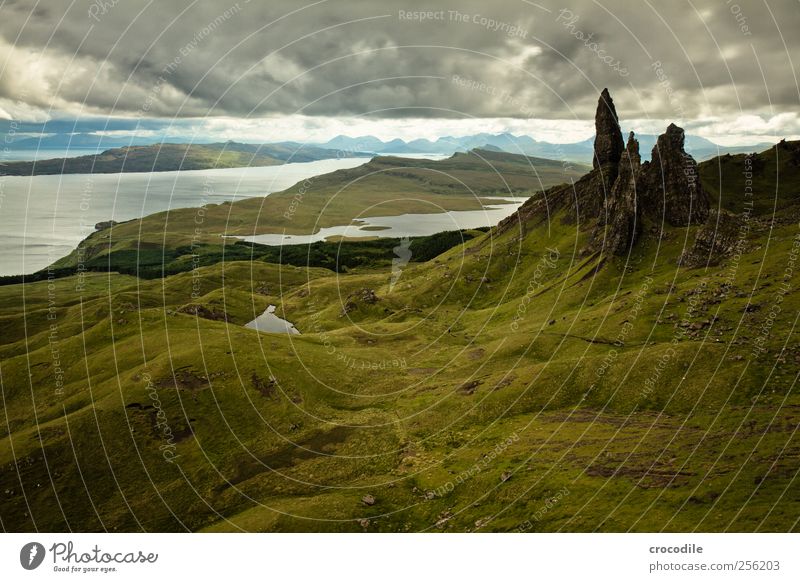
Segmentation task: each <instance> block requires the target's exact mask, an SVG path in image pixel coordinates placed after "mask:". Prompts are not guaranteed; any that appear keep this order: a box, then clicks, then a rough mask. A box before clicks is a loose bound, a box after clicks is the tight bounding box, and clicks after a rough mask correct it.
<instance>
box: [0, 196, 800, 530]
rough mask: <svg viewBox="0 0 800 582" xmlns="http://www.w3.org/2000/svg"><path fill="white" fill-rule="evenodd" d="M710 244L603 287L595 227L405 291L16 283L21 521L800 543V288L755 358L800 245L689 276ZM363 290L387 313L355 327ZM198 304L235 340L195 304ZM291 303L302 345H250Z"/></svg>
mask: <svg viewBox="0 0 800 582" xmlns="http://www.w3.org/2000/svg"><path fill="white" fill-rule="evenodd" d="M732 194H733V193H732V192H727V191H725V192H723V196H724V197H727V196H729V195H732ZM692 234H693V233H692V232H691V231H690V230H687V229H670V230H668V231H667V232H666V233H665V235H666V236H665V238H664V239H663V240H662V242H661V244H657V243H656V241H654V240H645V241H644V242H643V243H642V244H641V245H640V246H638V247H637V248H636V250H635V253H634V254H633V256H631V257H630V260H629V261H628V264H627V265H626V264H624V262H622V261H612V262H610V263H606V264H605V265H604V266H603V267H602V268H601V269H599V270H595V267H596V266H597V264H598V261H599V258H598V257H593V256H589V257H585V256H581V255H580V254H579V252H578V250H577V249H581V248H583V247H584V242H585V241H584V238H585V234H582V233H576V231H575V228H574V227H573V226H569V225H565V224H563V223H562V222H561V221H560V220H559V217H555V220H554V221H553V222H551V223H550V224H549V225H544V226H542V227H540V228H537V229H535V230H534V231H533V232H531V233H529V234H527V236H523V237H520V236H519V233H518V232H514V231H513V230H512V231H509V232H506V233H504V234H503V235H501V236H496V235H495V234H494V233H488V234H486V235H484V236H482V237H479V238H475V239H473V240H471V241H468V242H467V243H466V244H465V245H464V246H460V247H456V248H454V249H452V250H451V251H449V252H448V253H446V254H445V255H442V256H441V257H439V258H437V259H435V260H433V261H431V262H428V263H423V264H410V265H408V266H407V267H406V269H405V270H404V271H403V273H402V276H401V278H400V280H399V282H398V284H397V286H395V287H394V289H392V290H391V291H390V290H389V280H390V270H389V269H388V268H387V269H381V270H361V271H359V270H356V271H355V272H352V273H349V274H347V275H336V274H333V273H331V272H328V271H324V270H311V271H306V270H304V269H297V268H293V267H277V266H274V265H264V264H260V263H244V262H243V263H228V264H225V265H224V266H223V265H214V266H210V267H205V268H203V269H201V270H200V271H199V272H198V275H199V276H198V277H195V278H194V279H193V276H192V274H190V273H185V274H181V275H176V276H173V277H169V278H167V279H164V280H157V281H146V282H145V281H138V280H136V279H133V278H130V277H126V276H120V275H116V274H111V275H91V276H89V277H88V279H87V281H88V283H87V289H86V290H85V291H84V294H83V299H82V302H81V301H79V297H78V296H77V294H76V293H75V290H74V285H75V282H76V281H75V279H74V278H70V279H62V280H59V281H56V282H55V283H53V285H54V286H53V287H52V289H51V290H48V285H47V283H46V282H42V283H35V284H31V285H28V286H26V287H25V288H24V297H23V294H22V293H23V289H22V288H21V287H4V288H0V306H2V307H0V318H1V320H2V322H3V328H4V329H5V330H8V331H7V332H6V333H5V334H4V336H3V338H2V340H1V341H2V345H0V378H1V379H2V390H3V397H4V408H5V414H6V419H7V423H6V424H7V426H5V427H4V428H5V431H4V433H3V435H2V436H3V440H2V444H0V467H2V472H0V481H2V483H0V491H4V493H2V494H3V495H4V497H3V504H2V507H3V513H2V519H3V526H4V527H5V528H7V529H15V530H19V529H25V530H31V529H34V527H36V528H39V529H44V530H63V529H65V528H67V527H70V528H72V529H79V530H84V529H90V530H96V529H103V528H107V529H109V530H138V529H147V530H183V529H191V530H198V529H210V530H234V531H238V530H241V529H244V530H254V531H263V530H268V531H275V530H282V531H286V530H290V531H297V530H302V531H305V530H309V531H319V530H325V531H363V530H364V529H366V530H368V531H410V530H424V529H433V530H437V531H438V530H439V529H442V530H448V531H463V530H474V529H476V527H477V526H476V522H478V523H479V524H480V525H481V527H482V529H483V530H493V531H509V530H513V529H515V528H518V527H519V526H520V524H524V523H525V522H529V523H530V529H532V530H534V531H548V530H559V529H564V530H570V531H574V530H578V531H591V530H595V529H599V530H604V531H610V530H613V531H619V530H623V531H624V530H628V529H632V530H648V531H650V530H659V529H662V528H663V529H666V530H675V531H687V530H692V529H695V528H696V529H699V530H702V531H716V530H725V529H729V530H737V531H738V530H744V531H753V530H779V531H786V530H790V529H794V530H797V528H798V525H797V515H798V514H800V495H798V491H800V488H798V486H797V481H796V476H797V472H798V468H800V448H798V445H797V440H796V431H797V428H798V425H799V424H800V398H798V396H797V393H796V385H795V382H796V377H797V367H798V362H800V351H799V350H798V348H797V345H798V343H797V331H796V329H795V328H794V323H795V320H794V317H795V314H796V313H797V312H798V309H800V294H798V293H797V292H796V290H795V288H794V287H793V288H792V289H791V292H790V293H788V294H787V295H786V296H785V298H784V300H783V303H782V312H781V313H782V315H781V316H780V317H778V318H776V319H775V323H774V326H773V327H772V328H771V330H770V333H769V336H768V339H767V341H766V345H767V348H768V349H767V351H766V352H765V353H763V354H762V355H760V356H757V357H756V356H753V354H752V347H753V342H754V340H755V339H756V337H757V336H758V334H759V328H760V326H761V325H762V324H763V322H764V321H765V320H766V319H767V317H768V312H769V310H770V306H771V304H772V303H773V302H774V300H775V292H776V289H777V287H778V284H779V282H780V281H781V279H782V277H783V275H784V269H785V267H786V264H787V260H788V257H789V254H790V251H791V245H792V243H793V240H794V239H795V237H796V236H797V227H796V225H788V226H787V225H779V226H777V227H776V228H775V229H773V230H772V232H771V233H768V232H767V231H766V230H765V229H763V228H762V229H759V228H755V229H754V230H753V231H751V232H750V233H749V235H748V236H749V243H748V245H747V247H746V253H745V255H744V256H743V257H742V259H741V260H740V261H738V263H737V265H738V266H736V265H734V263H733V262H732V261H731V260H728V261H726V262H724V263H723V264H721V265H719V266H717V267H713V268H709V269H693V270H687V269H683V268H678V267H676V266H675V265H676V260H677V257H678V256H679V255H680V254H681V252H682V248H683V246H684V245H685V244H687V241H688V242H689V243H690V242H691V240H692ZM553 248H555V249H558V251H559V254H558V259H557V260H555V261H553V262H554V263H555V266H553V267H550V266H548V264H547V263H545V262H544V261H543V259H542V257H544V256H550V257H551V258H553V255H552V254H550V253H551V251H549V250H548V249H553ZM735 266H736V268H735V269H734V267H735ZM223 273H224V285H223V278H222V275H223ZM731 273H733V275H732V279H730V282H732V286H726V285H725V283H726V282H727V281H728V277H729V276H730V275H731ZM646 277H652V280H648V279H646ZM193 281H199V288H198V289H197V294H199V295H200V296H201V297H200V298H199V299H192V298H191V292H192V284H193ZM531 281H533V282H534V283H533V285H531ZM648 281H649V282H648ZM646 282H647V286H646V287H645V286H644V285H645V283H646ZM703 282H705V285H704V286H703V285H702V283H703ZM363 288H369V289H374V290H375V293H376V295H377V296H378V297H379V298H380V300H379V301H377V302H376V303H374V304H372V303H369V302H358V301H356V302H355V305H354V307H353V308H352V309H351V310H350V311H349V312H348V313H347V314H346V315H344V316H343V315H342V303H343V302H345V303H346V302H348V301H350V299H348V298H352V296H353V294H355V296H360V295H361V293H360V290H361V289H363ZM529 288H532V289H534V293H532V294H531V302H530V304H529V307H528V308H527V309H525V311H524V313H522V314H521V317H519V318H518V319H517V320H516V321H515V319H514V318H515V314H516V315H519V314H520V312H519V311H518V309H519V306H520V304H521V302H522V301H523V300H524V299H523V298H524V297H525V296H526V293H527V290H528V289H529ZM643 289H644V291H642V290H643ZM640 292H642V295H641V309H637V308H636V306H637V299H636V298H637V294H639V293H640ZM50 298H52V299H53V300H54V301H55V305H56V309H57V311H56V314H57V319H56V322H57V325H58V337H59V342H58V344H57V347H58V349H59V350H60V353H61V354H62V356H63V357H62V359H61V364H62V367H63V368H64V369H65V374H66V386H65V390H64V394H63V395H58V394H56V393H55V389H54V385H53V369H52V367H53V364H52V356H51V348H52V344H48V331H49V325H50V324H51V323H52V320H48V319H47V313H48V312H47V308H48V300H49V299H50ZM189 302H194V303H201V304H203V305H204V306H206V307H207V308H208V309H209V310H210V311H222V310H224V311H225V312H226V313H227V315H228V318H229V321H230V325H226V324H225V323H224V322H222V321H210V320H208V319H203V318H196V317H194V316H192V315H189V314H186V313H181V306H183V305H185V304H186V303H189ZM748 302H749V303H750V304H752V305H756V306H758V307H755V308H750V309H746V306H747V304H748ZM269 303H274V304H277V305H278V306H279V308H278V312H279V314H281V315H283V316H284V317H286V318H287V319H289V320H290V321H292V322H294V323H295V324H296V325H297V327H298V328H299V329H300V330H301V331H302V332H303V335H301V336H280V335H272V334H259V333H257V332H254V331H251V330H247V329H245V328H243V327H241V325H240V324H242V323H244V322H245V321H247V320H248V319H250V318H251V317H252V316H253V314H255V313H260V312H261V310H263V308H264V307H265V306H266V305H267V304H269ZM23 314H24V315H23ZM684 319H685V320H686V326H682V325H681V323H680V322H681V320H684ZM626 322H627V323H628V324H629V325H628V326H625V323H626ZM514 323H515V325H513V324H514ZM623 329H626V330H628V331H626V332H625V335H620V334H621V330H623ZM617 339H620V340H622V341H621V343H620V344H617V345H616V346H615V345H614V344H613V342H614V341H615V340H617ZM673 340H675V341H674V342H673ZM784 347H785V348H786V349H785V350H782V349H783V348H784ZM669 348H672V349H674V356H673V357H672V358H671V359H670V360H669V361H668V363H667V365H666V367H665V369H664V373H663V374H662V375H661V376H660V377H659V378H658V381H657V382H656V386H655V389H654V390H653V391H652V392H650V393H648V392H647V391H646V390H645V389H644V387H645V385H646V380H647V379H648V378H650V377H651V376H652V373H653V370H654V369H655V364H656V362H657V361H658V360H659V358H662V357H664V355H665V354H666V353H667V350H668V349H669ZM398 358H400V359H402V361H403V364H404V365H401V366H398V367H395V366H394V365H393V363H394V362H396V361H397V360H398ZM87 362H88V369H87ZM29 372H30V374H29ZM145 373H148V374H149V375H150V377H151V378H152V380H153V382H154V384H155V386H156V387H157V392H158V397H159V399H160V404H161V407H162V409H163V411H164V414H165V417H166V419H167V422H168V423H169V425H170V426H171V428H172V430H173V432H174V433H175V434H178V435H179V441H180V442H179V443H178V444H177V451H178V453H179V455H180V456H179V457H178V458H177V461H176V462H175V463H167V462H165V461H164V458H163V457H162V454H161V452H160V451H159V446H161V445H163V443H164V441H163V439H162V435H161V434H159V432H158V430H157V428H156V426H155V424H154V421H153V419H154V418H155V417H154V414H155V412H154V410H152V409H146V408H142V407H143V406H146V405H148V403H149V401H148V393H147V391H146V377H145V376H144V374H145ZM87 375H88V378H89V379H90V380H91V381H90V382H89V381H88V380H87ZM270 376H273V377H274V378H275V379H276V382H275V383H274V384H270V383H269V377H270ZM475 381H477V384H475V385H473V383H474V382H475ZM34 410H35V412H36V416H37V418H38V423H39V424H38V429H37V427H36V425H35V424H33V423H32V420H31V419H32V417H33V412H34ZM189 426H190V427H191V431H189V430H188V428H187V427H189ZM504 443H507V444H504ZM15 458H16V459H17V460H18V461H17V463H16V465H15V464H14V463H13V460H14V459H15ZM48 472H49V473H48ZM504 472H508V473H509V474H510V478H508V479H507V480H505V481H502V480H501V475H503V473H504ZM464 475H467V476H466V477H463V478H459V476H464ZM51 483H52V485H51ZM448 483H452V484H453V485H452V488H451V487H449V486H447V484H448ZM428 491H438V492H439V493H438V494H437V493H434V494H433V495H432V496H431V495H426V492H428ZM365 494H371V495H374V497H375V499H376V502H375V504H374V505H372V506H367V505H365V504H364V503H362V502H361V498H362V496H363V495H365ZM56 497H57V498H58V500H59V501H60V502H61V505H60V506H59V505H58V503H57V502H56ZM489 517H491V518H492V520H491V521H488V522H486V521H485V520H486V519H487V518H489ZM365 519H366V520H368V521H363V520H365ZM525 527H527V526H525Z"/></svg>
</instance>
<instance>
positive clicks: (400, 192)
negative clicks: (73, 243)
mask: <svg viewBox="0 0 800 582" xmlns="http://www.w3.org/2000/svg"><path fill="white" fill-rule="evenodd" d="M584 170H585V168H584V167H582V166H580V167H579V166H572V167H569V168H565V167H564V166H563V165H562V164H561V162H555V161H552V160H543V159H539V158H527V157H525V156H517V155H513V154H496V153H493V152H478V153H473V154H456V155H455V156H453V157H451V158H449V159H446V160H440V161H430V160H409V159H405V158H392V157H381V158H376V159H374V160H372V161H371V162H369V163H367V164H365V165H363V166H360V167H358V168H353V169H349V170H337V171H335V172H331V173H329V174H325V175H322V176H318V177H316V178H312V179H309V180H306V181H305V182H301V183H299V184H297V185H295V186H293V187H292V188H289V189H288V190H285V191H283V192H279V193H275V194H272V195H270V196H268V197H266V198H251V199H248V200H242V201H240V202H235V203H233V204H228V203H223V204H219V205H215V204H209V205H208V206H206V207H205V208H203V209H202V210H198V209H196V208H186V209H178V210H171V211H168V212H160V213H157V214H152V215H150V216H147V217H145V218H143V219H141V220H131V221H128V222H125V223H122V224H119V225H117V226H115V227H114V229H113V230H112V231H108V230H106V231H101V232H98V233H95V234H93V235H92V236H90V237H89V238H88V239H86V240H85V241H84V242H83V243H81V245H82V246H83V247H84V251H83V252H84V255H83V256H84V257H89V258H96V257H97V256H103V255H106V254H107V253H109V251H110V252H115V251H121V250H131V249H135V250H138V251H145V252H151V251H153V250H155V251H159V250H160V249H163V248H164V247H166V248H169V249H174V248H177V247H187V246H189V245H191V244H192V243H195V244H197V243H201V242H202V243H206V244H211V245H220V235H222V234H230V235H253V234H263V233H281V232H283V231H284V230H285V231H286V232H287V233H290V234H309V233H314V232H317V231H319V229H320V228H323V227H328V226H337V225H342V224H349V223H350V222H351V220H353V219H357V218H359V217H368V216H395V215H399V214H405V213H435V212H442V210H443V209H444V210H479V209H480V208H482V201H481V199H480V197H482V196H494V195H505V196H508V195H511V194H516V195H530V194H532V193H534V192H536V191H539V190H541V189H543V188H546V187H549V186H552V185H553V184H558V183H562V182H564V181H567V180H569V179H571V178H575V177H577V176H578V175H579V174H580V173H581V172H583V171H584ZM494 203H497V201H494ZM79 262H80V253H78V252H75V253H73V254H71V255H69V256H67V257H65V258H64V259H62V260H60V261H59V262H58V263H57V265H58V266H75V265H76V264H78V263H79Z"/></svg>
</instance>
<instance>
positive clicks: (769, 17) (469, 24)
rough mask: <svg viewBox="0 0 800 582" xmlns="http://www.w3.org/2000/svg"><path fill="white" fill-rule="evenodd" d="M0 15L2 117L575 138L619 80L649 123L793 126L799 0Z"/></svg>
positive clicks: (331, 5)
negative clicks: (250, 122) (247, 122)
mask: <svg viewBox="0 0 800 582" xmlns="http://www.w3.org/2000/svg"><path fill="white" fill-rule="evenodd" d="M634 5H635V6H634ZM418 11H423V12H432V13H433V14H426V15H425V17H426V19H425V21H420V18H418V17H417V15H415V14H413V13H415V12H418ZM0 13H1V15H2V18H0V63H2V64H1V65H0V66H1V67H2V69H1V70H2V75H1V76H0V117H4V118H7V119H20V120H28V121H34V120H36V121H42V120H44V119H48V118H54V117H55V118H61V117H80V116H89V115H92V116H96V115H102V116H107V115H111V116H120V117H134V118H136V117H139V118H159V117H165V118H174V117H180V118H187V117H191V118H196V117H200V118H205V117H210V118H215V121H213V122H209V123H210V124H213V123H217V124H218V125H219V124H221V125H224V124H225V123H228V124H229V125H228V127H234V126H235V125H236V124H235V123H234V121H233V120H236V119H241V118H253V117H258V118H264V117H266V118H269V119H273V118H276V117H277V118H278V119H277V120H276V121H275V123H276V127H281V128H283V127H286V128H287V129H286V131H287V132H288V133H294V134H300V133H302V132H303V131H304V129H305V130H307V131H308V132H310V133H314V132H316V133H320V132H321V133H324V132H325V131H328V130H330V131H331V132H332V131H334V130H338V129H340V128H345V129H347V128H348V127H350V128H356V129H359V130H360V129H364V130H369V128H380V127H383V129H384V130H385V131H384V132H383V133H384V137H390V136H389V135H386V134H387V133H392V131H394V134H395V135H401V137H406V136H411V135H410V134H411V133H413V128H414V127H420V124H419V122H418V120H419V118H433V119H431V121H430V125H428V126H427V127H426V128H425V131H421V132H418V133H419V135H420V136H424V137H430V133H431V132H435V131H436V128H441V131H446V130H450V132H452V128H453V127H456V131H455V133H458V129H457V128H458V124H457V123H456V121H457V120H459V119H464V118H467V119H473V118H478V120H474V121H470V122H465V123H463V124H462V125H461V127H463V128H465V129H466V128H475V127H480V128H482V129H516V130H518V131H525V130H526V129H527V130H529V131H538V132H541V131H549V130H548V128H549V129H550V130H553V131H556V132H557V129H558V125H559V124H558V123H557V122H555V120H573V121H576V123H574V124H573V125H572V126H568V125H565V126H564V127H565V131H566V132H567V133H569V135H570V136H572V135H574V136H575V137H576V138H580V137H586V136H585V135H582V134H585V133H586V132H587V131H589V129H590V120H591V116H592V114H593V112H594V108H595V105H596V101H597V95H598V93H599V91H600V89H602V88H603V87H609V88H610V90H611V92H612V95H613V96H614V99H615V102H616V103H617V110H618V111H619V113H620V115H621V116H622V117H623V118H624V119H626V120H637V121H636V123H637V127H641V128H642V129H644V130H645V131H650V130H653V131H658V128H659V127H660V126H661V123H662V121H663V120H674V121H677V122H679V123H682V124H683V125H684V126H686V127H687V128H694V129H695V132H696V133H699V134H701V135H707V136H717V137H720V138H722V139H721V140H720V141H725V138H726V136H727V138H728V139H729V141H730V140H733V141H735V140H736V139H739V138H742V137H749V136H759V137H763V136H790V137H792V136H796V135H797V134H800V121H798V117H797V113H796V112H797V111H798V104H799V103H800V89H798V81H797V73H796V71H795V69H794V65H795V64H797V65H800V51H798V48H800V47H798V45H799V44H800V40H798V37H797V30H798V29H800V4H799V3H798V2H787V1H783V2H778V1H776V0H770V1H769V2H749V1H748V2H746V1H743V0H740V3H739V4H737V3H735V2H733V1H730V2H727V1H726V0H714V1H688V0H687V1H681V0H678V1H676V2H668V3H667V2H653V1H651V2H643V3H633V2H630V1H627V2H623V1H614V2H611V1H602V2H591V1H577V0H576V1H571V2H567V3H564V4H555V3H552V2H538V3H533V2H527V1H525V0H499V1H496V2H485V1H471V0H470V1H464V0H459V1H457V2H456V1H452V2H436V1H430V2H419V1H409V2H396V1H393V2H388V1H379V0H369V1H367V0H364V1H358V0H346V1H342V0H327V1H320V2H315V3H306V2H303V1H300V2H298V1H297V0H294V1H290V0H269V2H259V1H257V0H252V1H247V0H239V1H238V2H229V1H227V0H196V1H191V0H170V1H169V2H146V1H138V0H137V1H134V0H94V1H89V0H76V1H75V2H68V1H62V0H55V1H49V2H43V1H42V2H35V1H33V0H18V1H14V0H12V1H6V2H3V3H2V5H0ZM793 57H794V58H795V59H796V60H797V61H798V62H797V63H793V62H792V58H793ZM412 120H413V121H412ZM501 120H502V121H501ZM648 120H651V121H648ZM254 123H256V124H257V125H258V126H259V127H263V126H264V124H268V123H269V122H268V121H259V122H254ZM231 124H233V125H231ZM648 124H650V125H652V126H653V127H647V125H648ZM501 126H502V127H501ZM292 128H293V129H292ZM467 131H469V130H467ZM467 131H464V132H462V133H466V132H467ZM350 133H352V132H350ZM373 133H374V132H373ZM286 137H287V138H292V139H297V138H298V137H299V135H291V136H286ZM534 137H537V138H540V137H542V138H550V139H551V141H570V140H569V139H562V140H553V139H552V137H553V136H552V135H545V136H542V135H534ZM745 141H753V139H745Z"/></svg>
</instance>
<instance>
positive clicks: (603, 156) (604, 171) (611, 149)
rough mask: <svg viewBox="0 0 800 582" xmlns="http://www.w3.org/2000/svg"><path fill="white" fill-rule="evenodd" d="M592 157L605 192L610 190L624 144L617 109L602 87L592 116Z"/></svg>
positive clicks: (615, 176) (606, 90)
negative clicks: (593, 133) (593, 131)
mask: <svg viewBox="0 0 800 582" xmlns="http://www.w3.org/2000/svg"><path fill="white" fill-rule="evenodd" d="M594 128H595V138H594V158H593V161H592V167H593V168H594V170H595V171H597V172H599V173H600V178H601V181H602V183H603V186H604V188H605V190H606V192H608V191H610V190H611V187H612V185H613V184H614V180H616V179H617V173H618V169H619V161H620V159H621V158H622V152H623V150H624V149H625V144H624V143H623V141H622V131H621V130H620V128H619V118H618V117H617V109H616V107H614V100H613V99H611V95H610V94H609V93H608V89H603V92H602V93H601V94H600V99H599V100H598V102H597V111H596V112H595V116H594Z"/></svg>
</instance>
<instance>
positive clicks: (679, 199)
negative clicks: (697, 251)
mask: <svg viewBox="0 0 800 582" xmlns="http://www.w3.org/2000/svg"><path fill="white" fill-rule="evenodd" d="M683 142H684V134H683V129H681V128H680V127H678V126H677V125H675V124H674V123H671V124H670V125H669V127H668V128H667V131H666V132H665V133H663V134H661V135H660V136H658V141H656V145H655V146H654V147H653V153H652V156H651V161H650V162H648V163H645V164H644V167H643V168H642V177H643V179H642V208H643V209H644V210H645V212H646V213H647V215H648V216H650V217H651V218H652V219H653V220H654V221H656V222H658V223H660V222H661V221H662V220H664V221H666V222H667V223H668V224H671V225H672V226H689V225H690V224H700V223H702V222H704V221H705V220H706V219H707V218H708V212H709V206H710V204H709V199H708V194H707V193H706V191H705V190H704V189H703V186H702V184H701V183H700V175H699V174H698V172H697V162H695V160H694V158H693V157H692V156H690V155H689V154H687V153H686V150H684V148H683Z"/></svg>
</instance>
